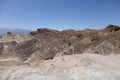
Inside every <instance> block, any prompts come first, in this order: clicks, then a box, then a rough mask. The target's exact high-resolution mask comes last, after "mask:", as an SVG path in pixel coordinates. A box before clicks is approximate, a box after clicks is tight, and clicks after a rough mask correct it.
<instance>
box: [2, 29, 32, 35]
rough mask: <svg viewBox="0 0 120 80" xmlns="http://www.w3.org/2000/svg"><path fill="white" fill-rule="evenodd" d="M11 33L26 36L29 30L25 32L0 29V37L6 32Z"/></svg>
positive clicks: (22, 30) (23, 30)
mask: <svg viewBox="0 0 120 80" xmlns="http://www.w3.org/2000/svg"><path fill="white" fill-rule="evenodd" d="M8 31H9V32H12V33H14V34H28V33H30V32H31V31H30V30H25V29H4V28H0V36H4V35H6V34H7V32H8Z"/></svg>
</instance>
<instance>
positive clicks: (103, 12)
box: [0, 0, 120, 30]
mask: <svg viewBox="0 0 120 80" xmlns="http://www.w3.org/2000/svg"><path fill="white" fill-rule="evenodd" d="M108 24H115V25H120V0H0V28H22V29H30V30H35V29H37V28H43V27H46V28H50V29H57V30H64V29H76V30H80V29H85V28H94V29H101V28H103V27H105V26H106V25H108Z"/></svg>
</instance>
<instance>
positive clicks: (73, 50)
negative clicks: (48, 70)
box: [0, 25, 120, 61]
mask: <svg viewBox="0 0 120 80" xmlns="http://www.w3.org/2000/svg"><path fill="white" fill-rule="evenodd" d="M28 38H30V39H27V40H26V39H25V40H23V41H21V42H17V43H16V44H15V45H7V46H8V47H7V48H8V49H7V51H8V52H9V54H13V53H14V54H15V55H16V56H18V57H20V58H21V59H22V60H28V61H29V59H30V58H32V59H33V60H35V58H37V59H45V60H46V59H52V58H53V57H55V56H62V55H70V54H82V53H85V52H87V53H96V54H104V55H107V54H111V53H114V54H117V53H120V27H119V26H114V25H108V26H107V27H106V28H105V29H101V30H92V29H86V30H81V31H80V30H79V31H75V30H72V29H70V30H64V31H57V30H51V29H47V28H42V29H37V31H34V32H30V34H29V36H28ZM10 43H11V42H10ZM4 47H5V46H4ZM0 48H1V49H2V48H3V46H0ZM0 52H1V54H5V53H4V51H2V50H1V51H0ZM30 60H31V59H30Z"/></svg>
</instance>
